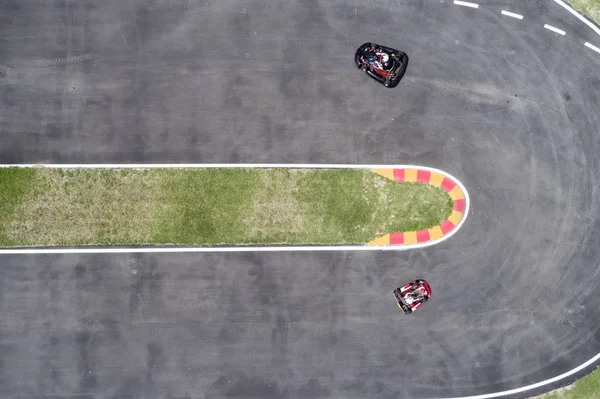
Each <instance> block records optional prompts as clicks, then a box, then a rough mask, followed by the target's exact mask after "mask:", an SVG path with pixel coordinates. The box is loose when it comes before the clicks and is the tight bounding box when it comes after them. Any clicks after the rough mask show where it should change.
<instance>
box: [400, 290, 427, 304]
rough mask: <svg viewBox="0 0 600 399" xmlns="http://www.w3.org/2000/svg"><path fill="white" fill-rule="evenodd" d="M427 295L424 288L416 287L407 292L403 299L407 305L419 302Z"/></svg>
mask: <svg viewBox="0 0 600 399" xmlns="http://www.w3.org/2000/svg"><path fill="white" fill-rule="evenodd" d="M426 295H427V293H426V291H425V288H423V287H417V288H415V289H414V290H413V291H412V292H409V293H407V294H406V296H405V300H406V302H407V303H408V304H409V305H412V304H413V303H415V302H421V301H422V300H423V299H424V298H425V296H426Z"/></svg>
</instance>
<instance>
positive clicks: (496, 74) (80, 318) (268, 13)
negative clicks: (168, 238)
mask: <svg viewBox="0 0 600 399" xmlns="http://www.w3.org/2000/svg"><path fill="white" fill-rule="evenodd" d="M479 5H480V7H479V8H478V9H471V8H466V7H460V6H456V5H454V4H452V2H451V1H449V0H445V1H428V0H425V1H423V0H419V1H416V0H409V1H401V2H400V1H392V0H390V1H385V0H381V1H371V0H369V1H354V0H346V1H341V0H328V1H324V0H322V1H316V0H302V1H300V0H298V1H292V0H285V1H278V2H271V1H249V0H248V1H244V0H214V1H208V0H181V1H172V0H170V1H167V0H163V1H140V0H130V1H120V0H119V1H117V0H113V1H110V0H106V1H102V2H98V1H92V0H77V1H49V0H19V1H16V0H14V1H8V0H5V1H3V2H2V3H1V4H0V129H1V132H0V134H1V136H0V162H2V163H37V162H48V163H64V162H68V163H109V162H110V163H115V162H123V163H129V162H147V163H160V162H193V163H203V162H204V163H208V162H211V163H215V162H216V163H236V162H256V163H258V162H273V163H276V162H281V163H359V164H419V165H427V166H431V167H435V168H440V169H442V170H445V171H447V172H448V173H451V174H453V175H454V176H456V177H457V178H459V179H460V180H461V181H462V182H463V183H464V184H465V186H466V187H467V189H468V190H469V193H470V196H471V213H470V215H469V217H468V219H467V221H466V223H465V225H464V226H463V227H462V228H461V231H459V232H458V233H457V234H456V235H454V236H453V237H452V238H451V239H450V240H447V241H445V242H443V243H441V244H439V245H436V246H434V247H431V248H427V249H422V250H414V251H408V252H352V251H348V252H325V253H313V252H309V253H289V252H284V253H229V254H179V255H174V254H169V255H160V254H144V255H139V254H138V255H134V254H131V255H127V254H125V255H123V254H121V255H51V256H49V255H44V256H35V255H31V256H26V255H19V256H2V257H1V258H0V265H1V267H0V396H1V397H2V398H7V399H16V398H39V399H42V398H44V399H50V398H53V399H57V398H69V399H74V398H81V399H84V398H85V399H88V398H90V399H91V398H94V399H96V398H98V399H99V398H102V399H104V398H114V399H116V398H122V399H125V398H169V399H175V398H179V399H180V398H224V397H244V398H250V397H260V398H269V397H273V398H309V397H310V398H313V397H314V398H317V397H344V398H384V397H393V398H433V397H453V396H462V395H476V394H484V393H489V392H497V391H503V390H507V389H513V388H517V387H521V386H524V385H527V384H531V383H535V382H538V381H542V380H545V379H547V378H550V377H554V376H556V375H558V374H561V373H563V372H566V371H568V370H570V369H572V368H574V367H576V366H578V365H579V364H581V363H583V362H584V361H586V360H587V359H589V358H591V357H592V356H593V355H595V354H596V353H598V352H600V327H599V325H598V320H599V318H600V306H599V305H600V299H599V298H600V295H599V294H600V271H599V270H600V269H599V268H598V259H599V254H598V250H599V248H600V235H599V234H597V233H598V230H600V225H599V222H598V220H600V219H599V217H600V205H599V203H600V202H599V201H598V200H599V198H598V194H599V193H598V181H597V178H596V175H597V172H598V170H599V169H600V166H599V165H598V156H597V154H598V153H599V151H600V148H599V147H600V142H599V139H598V136H599V134H598V133H599V130H600V129H599V126H600V112H598V110H599V109H600V100H599V94H598V93H600V73H599V71H600V54H597V53H595V52H593V51H591V50H589V49H587V48H585V47H583V43H584V41H588V42H590V43H592V44H596V45H598V44H599V43H598V42H599V41H600V40H599V39H600V38H599V37H597V36H594V35H595V34H594V33H593V31H591V30H590V29H589V28H587V27H586V26H585V25H583V24H582V23H580V21H578V20H577V19H575V18H574V17H573V16H572V15H570V14H568V13H567V12H566V11H565V10H564V9H562V8H561V7H560V6H558V5H557V4H555V3H554V2H552V1H550V0H544V1H541V0H538V1H529V0H528V1H527V2H511V1H480V2H479ZM503 9H504V10H507V11H512V12H516V13H519V14H522V15H523V16H524V19H523V20H517V19H514V18H509V17H506V16H502V15H501V14H500V11H501V10H503ZM546 23H548V24H550V25H553V26H555V27H557V28H559V29H562V30H564V31H566V32H567V34H566V35H565V36H561V35H558V34H555V33H553V32H550V31H548V30H547V29H544V28H543V25H544V24H546ZM366 41H374V42H379V43H382V44H386V45H390V46H392V47H397V48H399V49H401V50H404V51H406V52H407V53H408V54H409V55H410V57H411V58H410V65H409V67H408V71H407V74H406V76H405V78H404V79H403V81H402V82H401V84H400V85H399V86H398V88H396V89H391V90H389V89H385V88H384V87H382V86H381V85H378V84H377V83H376V82H374V81H372V80H371V79H369V78H368V77H367V76H365V75H364V74H362V73H360V72H359V71H358V70H356V69H355V68H354V65H353V60H352V55H353V53H354V51H355V49H356V48H357V46H359V45H360V44H362V43H363V42H366ZM417 277H422V278H426V279H427V280H429V282H430V283H431V285H432V288H433V297H432V300H431V301H430V302H428V303H427V305H426V306H425V307H423V309H421V310H419V311H418V312H417V313H415V314H414V315H411V316H405V315H402V314H400V312H399V310H398V309H397V308H396V305H395V303H394V301H393V297H392V290H393V288H395V287H396V286H398V285H400V284H402V283H405V282H406V281H409V280H412V279H414V278H417ZM585 371H590V369H587V370H585ZM574 377H575V376H573V377H572V378H574ZM571 381H572V379H567V380H563V381H561V382H559V383H557V385H564V384H567V383H569V382H571ZM557 385H553V386H546V387H544V388H543V389H542V390H546V389H549V388H552V387H555V386H557ZM535 393H538V391H529V392H526V393H523V394H519V395H514V397H524V396H529V395H532V394H535Z"/></svg>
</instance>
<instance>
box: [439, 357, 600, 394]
mask: <svg viewBox="0 0 600 399" xmlns="http://www.w3.org/2000/svg"><path fill="white" fill-rule="evenodd" d="M598 360H600V353H598V354H597V355H596V356H594V357H593V358H591V359H590V360H588V361H587V362H585V363H583V364H581V365H579V366H578V367H575V368H574V369H573V370H571V371H567V372H566V373H563V374H561V375H559V376H556V377H554V378H550V379H548V380H545V381H541V382H537V383H535V384H531V385H526V386H524V387H521V388H515V389H511V390H509V391H502V392H495V393H488V394H484V395H474V396H459V397H454V398H438V399H490V398H498V397H503V396H509V395H514V394H517V393H521V392H525V391H530V390H532V389H536V388H540V387H543V386H544V385H548V384H552V383H554V382H557V381H560V380H562V379H565V378H567V377H569V376H572V375H573V374H577V373H578V372H580V371H581V370H583V369H584V368H586V367H589V366H591V365H593V364H594V363H596V362H597V361H598Z"/></svg>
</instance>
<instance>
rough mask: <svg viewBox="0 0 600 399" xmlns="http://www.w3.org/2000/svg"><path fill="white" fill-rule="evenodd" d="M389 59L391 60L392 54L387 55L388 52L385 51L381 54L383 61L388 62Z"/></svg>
mask: <svg viewBox="0 0 600 399" xmlns="http://www.w3.org/2000/svg"><path fill="white" fill-rule="evenodd" d="M389 60H390V56H389V55H387V53H383V54H382V55H381V62H383V63H386V62H388V61H389Z"/></svg>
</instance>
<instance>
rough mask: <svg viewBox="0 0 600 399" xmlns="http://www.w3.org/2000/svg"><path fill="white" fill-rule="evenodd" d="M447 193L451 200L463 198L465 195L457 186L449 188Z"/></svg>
mask: <svg viewBox="0 0 600 399" xmlns="http://www.w3.org/2000/svg"><path fill="white" fill-rule="evenodd" d="M448 194H449V195H450V198H452V199H453V200H459V199H463V198H465V195H464V194H463V192H462V190H461V189H460V187H458V186H454V188H453V189H452V190H450V192H449V193H448Z"/></svg>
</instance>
